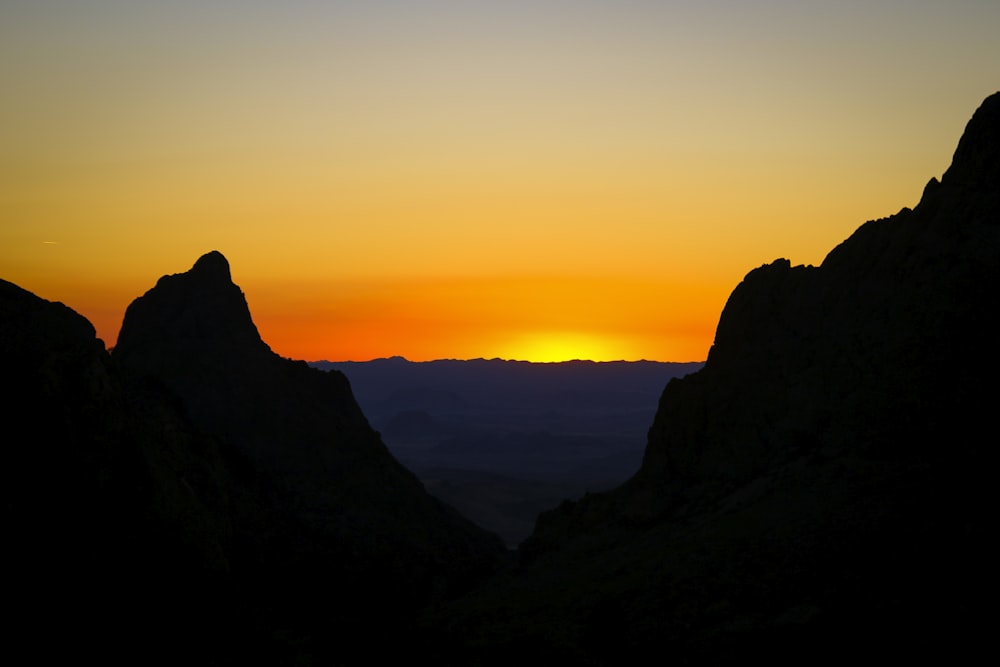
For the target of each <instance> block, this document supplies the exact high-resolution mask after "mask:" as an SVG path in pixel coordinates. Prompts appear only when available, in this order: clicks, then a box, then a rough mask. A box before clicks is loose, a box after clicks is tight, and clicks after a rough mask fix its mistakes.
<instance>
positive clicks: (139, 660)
mask: <svg viewBox="0 0 1000 667" xmlns="http://www.w3.org/2000/svg"><path fill="white" fill-rule="evenodd" d="M997 294H1000V93H996V94H994V95H991V96H990V97H989V98H987V99H986V100H985V101H984V102H983V104H982V105H981V106H980V108H979V109H978V110H977V111H976V112H975V114H974V115H973V117H972V119H971V120H970V121H969V123H968V125H967V127H966V129H965V132H964V134H963V136H962V138H961V140H960V141H959V144H958V147H957V149H956V151H955V155H954V158H953V161H952V164H951V166H950V167H949V168H948V169H947V171H946V172H945V173H944V175H943V177H942V178H941V180H940V181H938V180H937V179H931V181H930V182H929V183H928V184H927V186H926V187H925V189H924V193H923V196H922V197H921V200H920V203H919V204H918V205H917V206H916V207H915V208H914V209H912V210H910V209H902V210H901V211H900V212H899V213H897V214H896V215H893V216H891V217H889V218H885V219H882V220H875V221H871V222H868V223H866V224H864V225H862V226H861V227H860V228H859V229H858V230H857V231H856V232H855V233H854V234H853V235H852V236H851V237H850V238H848V239H847V240H846V241H845V242H844V243H842V244H841V245H839V246H838V247H837V248H835V249H833V251H831V252H830V254H829V255H828V256H827V257H826V259H825V260H824V261H823V263H822V265H821V266H818V267H805V266H792V265H791V264H790V262H788V261H787V260H777V261H775V262H772V263H771V264H767V265H764V266H762V267H760V268H757V269H754V270H753V271H751V272H750V273H749V274H747V276H746V278H745V279H744V280H743V282H741V283H740V284H739V285H738V286H737V287H736V289H735V290H734V291H733V293H732V295H731V296H730V298H729V300H728V302H727V304H726V306H725V308H724V310H723V312H722V314H721V317H720V321H719V326H718V329H717V332H716V338H715V342H714V345H713V346H712V349H711V351H710V353H709V356H708V359H707V361H706V362H705V364H704V367H703V368H701V369H700V370H697V371H696V372H690V373H681V372H680V369H677V370H678V373H677V374H676V376H675V377H673V378H672V379H669V381H667V382H666V386H665V388H664V390H663V392H662V394H661V396H660V399H659V403H658V407H657V408H656V412H655V416H654V417H653V419H652V425H651V427H650V428H649V432H648V441H647V445H646V448H645V451H644V453H643V457H642V463H641V466H640V467H639V469H638V470H637V472H636V473H635V474H634V475H633V476H632V477H630V478H629V479H628V480H627V481H625V482H624V483H622V484H621V485H619V486H617V487H615V488H614V489H611V490H609V491H607V492H603V493H587V494H585V495H583V496H582V497H581V498H579V499H577V500H575V501H569V500H567V501H565V502H562V503H561V504H559V505H558V506H557V507H555V508H554V509H551V510H549V511H547V512H544V513H543V514H541V515H540V516H539V517H538V520H537V523H536V526H535V528H534V530H533V531H532V533H531V535H530V537H528V538H527V539H526V540H524V541H523V542H522V543H521V545H520V546H519V547H518V549H517V550H516V551H515V552H508V551H507V550H506V549H504V547H503V544H502V542H501V539H500V538H498V537H497V536H496V535H493V534H492V533H490V532H488V531H485V530H482V529H481V528H479V527H477V526H475V525H474V524H473V523H472V522H470V521H468V520H467V519H465V518H463V517H462V516H460V515H459V514H458V513H457V512H455V511H454V510H453V509H451V508H450V507H448V506H447V505H446V504H444V503H442V502H440V501H439V500H437V499H435V498H434V497H432V496H431V495H430V494H428V493H427V492H426V491H425V488H424V484H422V483H421V481H420V480H419V479H418V478H417V477H416V476H415V475H414V474H413V473H412V472H410V471H409V470H407V469H406V468H405V467H404V466H403V465H401V464H400V463H399V462H398V461H397V460H396V459H395V458H394V457H393V455H392V454H391V453H390V452H389V450H388V449H387V448H386V446H385V444H384V442H383V440H382V437H381V436H380V435H379V433H378V432H376V431H375V430H374V429H373V428H372V426H371V424H370V423H369V420H368V418H367V417H366V416H365V414H364V413H363V412H362V410H361V408H360V407H359V406H358V403H357V402H356V401H355V398H354V396H353V394H352V391H351V382H349V381H348V379H347V378H346V377H345V376H344V375H343V374H342V373H341V372H340V371H337V370H329V371H326V372H324V371H321V370H318V369H316V368H311V367H309V365H307V364H306V363H305V362H300V361H298V362H297V361H291V360H288V359H282V358H280V357H278V356H277V355H275V354H274V353H273V352H271V350H270V349H269V348H268V346H267V345H266V344H265V343H264V342H263V341H262V340H261V339H260V336H259V335H258V333H257V330H256V327H255V326H254V325H253V321H252V319H251V317H250V313H249V309H248V307H247V303H246V300H245V298H244V296H243V294H242V292H241V291H240V289H239V288H238V287H237V286H236V285H234V284H233V283H232V281H231V278H230V274H229V265H228V262H227V261H226V260H225V258H224V257H223V256H222V255H221V254H219V253H216V252H212V253H209V254H207V255H205V256H203V257H202V258H200V259H199V260H198V261H197V262H196V263H195V265H194V266H193V267H192V268H191V270H189V271H187V272H184V273H180V274H176V275H171V276H163V277H162V278H160V279H159V281H158V282H157V283H156V285H155V286H154V287H153V288H152V289H151V290H149V292H147V293H146V294H145V295H143V296H142V297H139V298H138V299H136V300H135V301H134V302H133V303H132V305H131V306H130V307H129V309H128V311H127V313H126V316H125V322H124V323H123V326H122V332H121V335H120V337H119V340H118V344H117V345H116V346H115V348H114V352H113V354H111V355H109V354H108V352H107V351H106V350H105V349H104V345H103V344H102V343H101V341H99V340H98V339H97V338H96V337H95V333H94V328H93V326H91V324H90V323H89V322H87V321H86V320H85V319H84V318H83V317H81V316H80V315H78V314H77V313H75V312H73V311H72V310H70V309H69V308H67V307H66V306H64V305H63V304H59V303H51V302H48V301H44V300H42V299H40V298H38V297H37V296H35V295H33V294H30V293H29V292H26V291H25V290H23V289H21V288H20V287H18V286H16V285H14V284H12V283H9V282H6V281H0V363H2V367H3V370H4V372H3V373H2V374H0V389H2V394H0V395H2V396H3V400H2V401H0V420H2V423H3V424H4V440H3V443H4V447H3V466H2V473H0V474H2V475H3V479H2V484H0V512H2V514H0V520H2V522H3V526H4V528H5V536H4V551H3V559H4V560H3V564H4V572H5V574H6V577H7V578H6V581H5V587H4V603H5V606H6V609H7V611H8V614H7V616H6V621H5V623H4V625H3V630H2V631H0V632H2V639H3V641H4V644H5V646H6V647H7V650H8V652H9V653H10V655H11V656H14V657H15V659H21V660H25V659H27V660H30V661H32V662H46V663H49V662H52V663H54V662H67V661H69V660H72V661H74V662H78V661H79V662H100V663H101V664H122V665H124V664H129V665H133V664H186V665H191V664H204V665H228V664H232V665H246V664H268V665H284V664H289V665H290V664H298V665H303V664H309V665H360V664H375V663H385V662H395V661H402V660H417V661H419V662H421V663H424V662H427V663H434V664H443V665H508V664H511V663H520V662H525V661H531V662H546V663H549V664H580V665H621V664H642V663H645V662H649V661H652V660H656V661H664V662H677V663H679V664H685V665H692V664H705V665H709V664H711V665H717V664H730V663H733V662H737V661H739V662H745V661H751V662H757V661H760V662H767V663H768V664H796V665H799V664H803V663H807V664H817V663H819V664H833V663H837V664H842V663H844V662H847V661H856V660H859V659H860V660H864V661H881V662H891V663H899V662H911V661H912V662H918V661H919V662H920V663H925V662H935V663H944V664H954V663H961V664H964V663H969V662H972V661H973V660H981V659H982V656H984V655H986V656H988V655H989V654H990V649H991V648H992V643H993V642H992V636H993V628H992V625H993V619H992V616H991V614H990V612H989V609H990V608H991V607H990V605H991V602H992V600H993V597H992V588H993V580H994V578H995V577H994V573H995V570H996V566H995V558H994V554H995V550H994V548H993V547H992V544H993V540H992V538H991V537H990V535H991V534H992V528H993V524H994V511H993V507H994V498H993V495H994V487H995V478H996V474H995V466H994V465H993V459H992V456H991V455H990V454H989V452H990V451H991V449H992V445H993V440H992V437H991V433H993V431H994V429H995V422H996V418H995V414H994V410H995V407H996V404H997V392H996V390H995V388H994V387H995V380H996V378H997V377H998V374H1000V348H998V346H997V345H996V342H995V340H994V339H995V332H996V331H997V330H998V329H1000V327H998V325H1000V322H998V320H1000V314H998V310H997V307H996V305H997ZM650 307H655V305H654V304H651V306H650ZM402 363H403V362H400V361H399V360H395V361H394V360H389V361H388V362H386V364H389V365H392V364H396V365H397V366H400V365H401V364H402ZM484 363H488V362H484ZM377 366H378V364H376V365H373V366H372V369H375V370H378V369H377ZM441 368H447V365H445V366H442V367H441ZM509 368H510V369H512V370H511V372H512V373H513V372H521V371H530V372H534V371H533V370H531V368H530V367H523V368H521V367H517V366H511V367H509ZM636 368H638V367H636ZM434 369H435V371H437V370H440V369H439V368H438V367H434ZM450 370H454V369H450ZM507 370H508V367H507V366H502V365H498V366H496V374H495V377H496V378H498V379H497V386H495V387H490V388H485V387H480V388H470V389H468V390H460V391H456V390H455V386H454V385H451V386H450V388H449V385H447V383H442V384H429V385H428V384H427V383H426V382H423V383H420V384H418V385H414V386H402V385H400V386H399V387H398V388H396V389H391V390H390V391H389V393H388V394H385V395H383V394H381V393H380V392H379V391H376V390H372V389H371V387H366V386H365V382H366V381H365V380H363V379H362V376H363V374H364V371H363V369H361V368H352V369H349V372H350V373H353V374H355V375H356V380H355V381H356V383H357V388H358V390H359V393H360V390H361V388H362V387H364V388H365V389H364V391H365V392H366V398H365V399H364V400H365V401H366V402H368V401H372V403H371V405H372V409H373V410H374V411H375V414H378V412H377V411H378V409H379V407H378V406H379V405H381V407H382V408H383V409H384V412H383V413H381V415H380V416H379V417H378V418H377V419H378V420H379V421H378V423H381V428H382V429H383V430H384V432H385V433H386V437H387V438H389V437H391V438H399V441H398V442H399V443H404V442H409V445H411V446H415V445H416V444H419V441H420V439H421V438H427V441H428V442H431V443H433V445H432V446H431V447H430V448H429V451H430V450H433V451H436V452H437V454H435V455H445V454H447V455H452V454H454V455H456V456H460V455H465V453H467V450H468V448H469V447H470V446H472V443H471V441H468V440H464V439H463V438H461V437H458V435H459V434H460V430H461V428H463V426H464V427H468V426H469V422H465V423H463V422H462V419H467V418H469V416H470V415H471V414H472V413H473V412H474V411H475V410H479V411H480V413H481V414H480V416H482V417H484V418H488V417H490V415H493V416H494V417H495V416H496V415H497V414H498V412H499V413H503V414H502V415H501V416H502V420H503V421H502V422H501V423H500V425H499V426H498V429H499V431H498V432H497V433H500V432H504V429H510V430H509V431H506V432H508V433H514V434H520V435H516V436H515V437H512V438H511V440H510V442H508V441H506V440H505V436H503V435H497V433H494V434H493V435H489V434H487V435H489V437H490V438H493V440H489V439H488V438H487V440H488V441H489V442H491V443H493V444H491V445H490V446H491V447H493V446H494V445H495V446H497V447H507V448H508V449H509V450H510V451H511V452H513V451H517V450H518V449H519V448H522V449H523V451H525V452H538V451H542V452H544V451H556V452H561V451H564V449H565V447H564V445H566V444H567V441H564V440H563V438H565V437H566V435H567V434H566V432H565V431H562V430H560V429H563V428H564V427H566V424H568V423H569V420H571V419H581V420H582V421H581V423H586V419H587V415H588V414H593V411H594V410H598V412H599V411H600V407H597V408H595V407H594V406H592V405H591V406H588V407H582V406H587V405H588V401H590V400H591V399H594V398H595V397H596V396H598V395H599V396H602V397H603V398H600V399H598V400H599V401H600V400H606V401H608V403H607V404H606V405H613V406H614V407H613V408H609V409H610V411H611V413H612V414H615V413H616V412H615V411H617V410H625V411H627V409H628V405H629V404H630V400H631V399H626V397H625V396H624V395H623V392H620V391H619V390H618V389H617V388H616V387H617V386H618V385H615V384H614V383H611V381H610V380H608V382H609V383H611V384H609V385H608V386H607V387H606V388H604V389H601V390H600V391H598V392H597V393H596V394H595V393H591V392H589V390H588V391H584V392H582V393H581V394H580V395H578V396H574V397H572V399H571V400H570V399H568V398H567V396H566V395H565V394H563V393H561V392H551V393H546V392H547V389H546V385H545V381H544V380H542V379H540V378H536V379H535V380H532V381H530V383H529V386H526V387H524V388H523V390H522V391H523V396H521V397H518V396H516V395H513V394H511V393H510V390H509V388H503V389H501V387H502V386H503V383H504V382H506V380H502V379H501V378H502V377H505V376H503V373H506V372H507ZM561 370H565V371H566V372H567V373H575V372H578V371H579V372H583V371H585V370H589V367H588V366H587V365H586V364H582V365H577V366H572V365H570V366H567V367H566V368H565V369H561ZM491 372H493V371H492V370H491ZM657 372H659V371H657ZM581 377H582V376H581ZM511 382H513V380H511ZM580 382H581V384H580V386H584V385H583V382H582V380H581V381H580ZM555 384H556V385H558V384H559V382H556V383H555ZM372 386H374V385H372ZM369 391H371V392H372V393H367V392H369ZM595 391H596V390H595ZM629 391H632V390H629ZM625 393H627V392H625ZM643 393H644V390H640V391H638V392H637V395H636V396H635V397H634V398H635V400H636V401H645V399H644V398H640V395H643ZM574 401H580V402H576V403H574ZM380 402H381V403H380ZM637 405H638V403H637ZM484 406H485V407H484ZM553 406H558V407H553ZM574 406H576V407H574ZM410 408H413V409H410ZM643 409H645V408H643ZM539 410H540V412H539ZM617 414H618V415H619V416H621V415H622V414H624V413H617ZM477 418H478V417H477ZM546 418H554V419H555V422H556V423H559V424H560V427H559V429H552V430H549V431H544V430H538V431H523V432H522V431H517V430H515V429H512V428H511V426H510V424H512V423H514V422H512V421H510V420H512V419H515V420H522V421H521V422H518V423H519V424H521V425H523V424H537V423H541V422H540V421H538V420H544V419H546ZM615 419H617V417H616V418H615ZM382 420H384V421H382ZM532 420H535V421H532ZM612 421H615V420H612ZM518 428H521V426H518ZM593 428H594V423H593V422H591V423H588V425H587V426H586V427H585V428H584V429H582V430H583V431H584V432H585V433H589V434H591V435H593V432H594V431H593V430H592V429H593ZM613 428H621V422H616V425H615V426H614V427H613ZM522 435H523V436H525V437H521V436H522ZM442 437H444V438H445V440H444V441H441V440H440V438H442ZM476 437H482V433H480V434H479V435H477V436H476ZM449 438H450V439H449ZM408 439H409V440H408ZM587 442H590V441H587ZM585 444H586V442H584V441H583V440H581V441H580V442H577V443H576V444H574V445H573V446H574V447H579V448H580V451H584V450H585V449H586V447H585ZM399 446H400V447H401V448H402V444H400V445H399ZM439 448H440V449H439ZM598 449H599V448H598ZM401 451H402V449H401ZM507 453H508V452H506V451H505V455H506V454H507ZM411 454H412V455H413V456H414V460H416V458H418V457H417V452H416V450H414V451H412V452H411ZM425 454H426V452H424V453H422V454H421V455H425ZM560 455H562V454H560ZM594 460H595V461H598V460H600V458H599V457H598V458H595V459H594ZM466 474H469V475H472V474H477V475H479V476H480V477H481V478H482V479H481V480H480V482H479V483H480V484H481V486H482V487H483V488H486V487H487V486H488V483H489V479H488V478H489V473H485V472H482V471H481V470H480V471H477V470H473V469H471V468H470V469H468V470H467V471H466ZM426 481H427V480H426V479H425V483H426ZM445 481H446V480H445ZM521 481H522V482H523V483H525V484H527V483H530V480H521ZM430 486H432V488H433V485H430ZM502 488H503V487H502V486H499V487H496V490H497V492H498V493H500V492H502ZM435 492H436V493H440V489H436V490H435ZM523 492H524V491H523V490H522V493H523ZM493 506H494V507H495V506H496V504H494V505H493ZM25 656H27V658H26V657H25Z"/></svg>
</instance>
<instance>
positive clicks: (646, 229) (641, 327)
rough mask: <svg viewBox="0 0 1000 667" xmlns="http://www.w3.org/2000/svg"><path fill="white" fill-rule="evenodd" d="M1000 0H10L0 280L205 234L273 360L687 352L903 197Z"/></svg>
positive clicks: (126, 272)
mask: <svg viewBox="0 0 1000 667" xmlns="http://www.w3.org/2000/svg"><path fill="white" fill-rule="evenodd" d="M997 34H1000V2H996V1H995V0H981V1H967V0H955V1H953V2H948V3H943V2H922V1H919V0H911V1H906V2H904V1H902V0H893V1H883V0H866V1H865V2H860V1H855V0H841V1H840V2H837V3H832V2H814V1H811V0H798V1H791V0H784V1H769V0H762V1H759V2H752V3H750V2H742V1H741V2H737V1H735V0H724V1H715V0H703V1H701V2H666V1H661V2H652V1H648V0H647V1H639V0H615V1H614V2H611V1H607V2H606V1H599V0H576V1H572V2H570V1H568V0H534V1H531V2H525V1H522V0H503V1H495V2H494V1H491V0H479V1H476V0H466V1H464V2H457V1H445V0H437V1H428V2H420V1H418V0H410V1H408V2H404V1H379V0H368V1H366V2H337V1H331V0H326V1H320V0H283V1H281V2H271V1H264V0H242V1H240V2H236V1H234V0H199V1H198V2H193V1H189V0H172V1H170V2H166V1H163V2H143V1H141V0H129V1H125V0H94V1H86V0H74V1H56V0H28V1H25V0H3V2H2V3H0V95H2V104H0V278H3V279H5V280H9V281H11V282H14V283H16V284H18V285H20V286H21V287H23V288H25V289H28V290H30V291H32V292H34V293H35V294H37V295H38V296H41V297H42V298H45V299H48V300H51V301H61V302H63V303H65V304H66V305H68V306H70V307H72V308H73V309H75V310H76V311H78V312H79V313H81V314H83V315H84V316H86V317H87V318H88V319H90V321H91V322H92V323H93V324H94V325H95V327H96V329H97V333H98V335H99V336H100V337H101V338H102V339H103V340H104V341H105V343H106V344H107V345H108V346H113V345H114V342H115V340H116V338H117V335H118V329H119V328H120V325H121V320H122V317H123V315H124V312H125V308H126V307H127V305H128V304H129V303H130V302H131V301H132V300H133V299H134V298H135V297H137V296H139V295H141V294H142V293H144V292H145V291H146V290H148V289H150V288H151V287H152V286H153V285H154V284H155V282H156V280H157V279H158V278H159V277H160V276H161V275H165V274H172V273H180V272H182V271H186V270H187V269H189V268H190V267H191V266H192V265H193V264H194V262H195V261H196V260H197V258H198V257H199V256H201V255H202V254H204V253H206V252H208V251H211V250H219V251H220V252H222V253H223V254H224V255H225V256H226V257H227V258H228V259H229V262H230V266H231V269H232V274H233V280H234V281H235V282H236V283H237V284H238V285H240V287H241V288H242V289H243V291H244V293H245V295H246V298H247V301H248V303H249V306H250V310H251V313H252V315H253V317H254V321H255V322H256V324H257V327H258V329H259V331H260V332H261V335H262V337H263V338H264V340H265V341H266V342H267V343H268V344H269V345H270V346H271V348H272V349H273V350H274V351H275V352H277V353H279V354H281V355H282V356H287V357H292V358H296V359H306V360H318V359H329V360H359V361H362V360H367V359H373V358H378V357H387V356H392V355H401V356H405V357H407V358H409V359H412V360H430V359H438V358H457V359H465V358H478V357H484V358H493V357H500V358H506V359H524V360H530V361H558V360H563V359H572V358H584V359H594V360H615V359H625V360H635V359H650V360H659V361H700V360H704V359H705V358H706V356H707V352H708V349H709V346H710V345H711V343H712V339H713V337H714V333H715V326H716V324H717V322H718V318H719V313H720V312H721V310H722V308H723V306H724V304H725V301H726V298H727V297H728V295H729V293H730V292H731V291H732V289H733V288H734V287H735V286H736V285H737V284H738V283H739V281H740V280H741V279H742V278H743V276H744V275H745V274H746V273H747V272H748V271H750V270H751V269H753V268H755V267H757V266H760V265H761V264H765V263H768V262H771V261H773V260H775V259H777V258H787V259H789V260H790V261H791V262H792V263H793V264H814V265H815V264H819V263H820V262H822V260H823V257H824V256H825V255H826V253H827V252H829V251H830V250H831V249H832V248H833V247H834V246H835V245H836V244H838V243H839V242H841V241H842V240H843V239H845V238H846V237H847V236H849V235H850V234H851V233H852V232H853V231H854V230H855V229H856V228H857V227H858V226H859V225H861V224H862V223H863V222H865V221H866V220H870V219H875V218H880V217H885V216H887V215H891V214H893V213H895V212H897V211H898V210H899V209H901V208H902V207H904V206H910V207H912V206H913V205H915V204H916V203H917V202H918V200H919V197H920V193H921V191H922V190H923V187H924V185H925V184H926V182H927V181H928V180H929V179H930V178H931V177H940V176H941V174H942V173H943V172H944V170H945V169H946V168H947V166H948V164H949V163H950V160H951V155H952V153H953V151H954V149H955V146H956V144H957V142H958V139H959V137H960V136H961V133H962V130H963V129H964V126H965V124H966V122H967V121H968V119H969V118H970V117H971V115H972V113H973V112H974V111H975V109H976V108H977V107H978V105H979V103H980V102H981V101H982V100H983V99H984V98H985V97H987V96H988V95H989V94H991V93H993V92H995V91H996V90H997V89H1000V39H997V37H996V36H997Z"/></svg>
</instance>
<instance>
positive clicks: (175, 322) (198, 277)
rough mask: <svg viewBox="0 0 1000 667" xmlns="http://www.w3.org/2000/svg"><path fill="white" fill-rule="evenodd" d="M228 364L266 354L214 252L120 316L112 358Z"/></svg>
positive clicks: (243, 301)
mask: <svg viewBox="0 0 1000 667" xmlns="http://www.w3.org/2000/svg"><path fill="white" fill-rule="evenodd" d="M140 348H141V349H143V350H144V355H145V356H147V357H148V356H149V355H150V354H164V355H167V356H168V357H185V358H188V359H191V358H195V359H197V358H202V357H217V358H220V359H229V360H231V362H232V363H244V362H245V361H247V360H248V359H251V358H253V357H259V356H262V355H269V354H271V349H270V348H269V347H268V346H267V345H266V344H265V343H264V341H263V340H261V337H260V333H258V331H257V327H256V326H255V325H254V323H253V319H251V317H250V309H249V307H248V306H247V302H246V298H245V297H244V296H243V292H242V291H241V290H240V288H239V287H238V286H236V285H235V284H233V281H232V278H231V276H230V273H229V262H228V261H226V258H225V257H224V256H223V255H222V253H220V252H218V251H216V250H213V251H212V252H210V253H208V254H206V255H203V256H202V257H201V258H199V259H198V261H197V262H195V264H194V266H193V267H191V270H190V271H187V272H186V273H176V274H173V275H168V276H163V277H162V278H160V279H159V281H157V283H156V286H155V287H154V288H153V289H151V290H149V291H148V292H146V293H145V294H144V295H142V296H141V297H139V298H138V299H136V300H135V301H133V302H132V304H131V305H130V306H129V307H128V309H127V310H126V311H125V320H124V321H123V322H122V328H121V333H119V334H118V344H117V345H116V354H118V355H122V357H123V358H127V357H129V356H130V355H131V354H132V352H133V351H134V350H136V349H140Z"/></svg>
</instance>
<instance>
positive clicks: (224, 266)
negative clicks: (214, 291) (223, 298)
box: [189, 250, 233, 283]
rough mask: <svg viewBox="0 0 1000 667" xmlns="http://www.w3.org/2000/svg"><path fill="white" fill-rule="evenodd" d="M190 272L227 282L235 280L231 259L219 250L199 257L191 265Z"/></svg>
mask: <svg viewBox="0 0 1000 667" xmlns="http://www.w3.org/2000/svg"><path fill="white" fill-rule="evenodd" d="M189 273H191V274H193V275H197V276H200V277H202V278H205V279H209V278H211V279H213V280H220V281H224V282H227V283H231V282H232V281H233V278H232V275H231V274H230V272H229V261H228V260H227V259H226V258H225V256H224V255H223V254H222V253H221V252H219V251H218V250H213V251H212V252H209V253H205V254H204V255H202V256H201V257H199V258H198V261H197V262H195V263H194V266H192V267H191V271H190V272H189Z"/></svg>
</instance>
